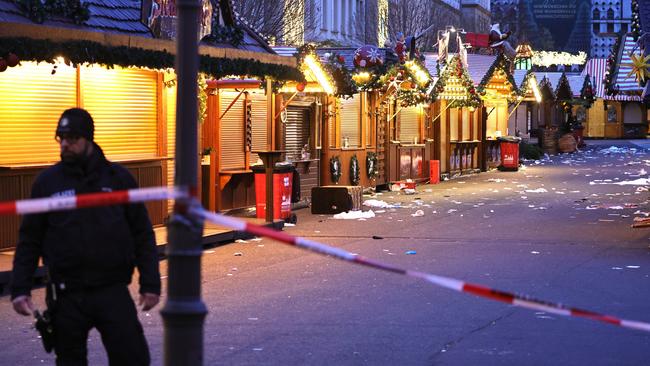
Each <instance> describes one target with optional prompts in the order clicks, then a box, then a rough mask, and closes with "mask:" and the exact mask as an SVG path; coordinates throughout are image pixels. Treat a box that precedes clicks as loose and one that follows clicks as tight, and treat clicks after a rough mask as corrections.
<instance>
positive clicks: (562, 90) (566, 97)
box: [555, 73, 573, 101]
mask: <svg viewBox="0 0 650 366" xmlns="http://www.w3.org/2000/svg"><path fill="white" fill-rule="evenodd" d="M555 97H556V98H557V100H563V101H571V99H573V91H572V90H571V85H570V84H569V79H568V78H567V76H566V74H565V73H562V76H560V80H559V81H558V83H557V88H556V89H555Z"/></svg>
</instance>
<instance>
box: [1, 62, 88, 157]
mask: <svg viewBox="0 0 650 366" xmlns="http://www.w3.org/2000/svg"><path fill="white" fill-rule="evenodd" d="M0 95H2V98H0V136H2V138H0V164H19V163H44V162H54V161H58V160H59V146H58V145H57V143H56V141H54V133H55V130H56V124H57V122H58V120H59V116H60V115H61V113H62V112H63V111H64V110H66V109H67V108H71V107H75V106H76V105H77V77H76V70H75V69H73V68H71V67H67V66H65V65H59V66H57V71H56V73H55V74H54V75H52V65H50V64H43V63H41V64H40V65H36V63H33V62H26V61H23V62H21V66H17V67H10V68H8V69H7V70H6V71H5V72H2V73H0Z"/></svg>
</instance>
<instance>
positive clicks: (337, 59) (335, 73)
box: [295, 43, 359, 98]
mask: <svg viewBox="0 0 650 366" xmlns="http://www.w3.org/2000/svg"><path fill="white" fill-rule="evenodd" d="M310 54H312V55H316V58H317V59H318V60H320V58H319V57H318V56H317V53H316V46H315V45H314V44H311V43H307V44H305V45H303V46H301V47H299V48H298V50H297V53H296V55H295V56H296V57H297V58H298V64H299V65H302V63H303V59H304V58H305V56H307V55H310ZM320 64H321V66H322V67H323V70H324V71H326V72H327V73H328V74H329V76H330V77H331V78H332V80H333V81H334V86H335V87H336V92H335V95H336V96H337V97H342V98H351V97H352V96H353V95H354V94H356V93H358V92H359V91H358V90H357V86H356V84H355V82H354V80H352V74H351V73H350V71H349V70H348V69H347V68H346V67H345V59H343V56H341V55H339V54H337V53H331V54H330V55H329V56H328V57H327V60H326V61H325V62H320Z"/></svg>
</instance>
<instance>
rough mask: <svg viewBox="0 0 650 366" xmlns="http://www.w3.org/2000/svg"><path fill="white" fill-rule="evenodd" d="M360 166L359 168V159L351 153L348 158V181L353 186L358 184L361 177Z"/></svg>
mask: <svg viewBox="0 0 650 366" xmlns="http://www.w3.org/2000/svg"><path fill="white" fill-rule="evenodd" d="M360 170H361V169H360V168H359V160H358V159H357V156H356V155H352V158H350V182H351V183H352V185H353V186H356V185H358V184H359V182H360V180H361V178H360V174H359V173H360Z"/></svg>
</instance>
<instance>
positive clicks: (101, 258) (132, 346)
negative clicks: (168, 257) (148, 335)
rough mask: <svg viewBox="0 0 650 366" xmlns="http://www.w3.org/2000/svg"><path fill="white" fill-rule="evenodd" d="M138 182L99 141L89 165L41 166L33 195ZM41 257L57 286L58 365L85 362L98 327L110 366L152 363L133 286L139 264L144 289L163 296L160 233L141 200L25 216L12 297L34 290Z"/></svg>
mask: <svg viewBox="0 0 650 366" xmlns="http://www.w3.org/2000/svg"><path fill="white" fill-rule="evenodd" d="M93 144H94V143H93ZM136 187H137V184H136V182H135V180H134V178H133V176H131V174H130V173H129V172H128V171H127V170H126V169H125V168H124V167H122V166H121V165H119V164H115V163H111V162H109V161H108V160H106V158H105V156H104V153H103V152H102V150H101V148H100V147H99V146H98V145H97V144H94V152H93V153H92V154H91V155H90V156H89V157H88V159H87V160H86V161H85V162H84V163H83V164H66V163H63V162H59V163H57V164H56V165H54V166H52V167H50V168H48V169H46V170H45V171H44V172H42V173H41V174H40V175H39V176H38V177H37V179H36V181H35V182H34V185H33V187H32V197H33V198H39V197H57V196H69V195H70V196H72V195H76V194H81V193H90V192H110V191H115V190H124V189H132V188H136ZM39 257H42V258H43V262H44V264H45V265H46V266H47V268H48V271H49V275H50V278H51V282H52V283H53V284H54V287H56V305H55V308H54V309H55V311H54V316H53V322H54V328H55V332H56V340H55V351H56V354H57V364H58V365H72V364H74V365H85V364H87V361H86V354H87V349H86V342H87V337H88V332H89V331H90V329H92V328H93V327H95V328H97V330H98V331H99V333H100V334H101V337H102V342H103V343H104V346H105V348H106V351H107V353H108V358H109V362H110V364H111V365H146V364H149V362H150V361H149V350H148V347H147V343H146V340H145V338H144V334H143V331H142V326H141V324H140V322H139V321H138V318H137V311H136V308H135V304H134V302H133V299H132V298H131V295H130V294H129V291H128V287H127V285H128V284H129V283H130V282H131V277H132V275H133V269H134V267H138V272H139V274H140V277H139V278H140V281H139V282H140V293H152V294H160V273H159V269H158V254H157V250H156V244H155V236H154V232H153V229H152V226H151V222H150V221H149V217H148V215H147V210H146V208H145V206H144V205H143V204H128V205H119V206H106V207H98V208H83V209H77V210H72V211H59V212H52V213H46V214H31V215H26V216H25V217H24V219H23V221H22V224H21V227H20V238H19V243H18V246H17V248H16V254H15V257H14V271H13V283H12V290H11V297H12V299H14V298H16V297H17V296H21V295H29V294H30V291H31V287H32V276H33V274H34V271H35V270H36V267H37V264H38V259H39ZM48 295H52V294H48Z"/></svg>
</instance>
